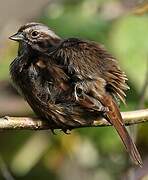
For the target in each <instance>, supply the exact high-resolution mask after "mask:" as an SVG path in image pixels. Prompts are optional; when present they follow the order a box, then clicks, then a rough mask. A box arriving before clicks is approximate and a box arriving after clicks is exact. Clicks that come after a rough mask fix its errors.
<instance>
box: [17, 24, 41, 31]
mask: <svg viewBox="0 0 148 180" xmlns="http://www.w3.org/2000/svg"><path fill="white" fill-rule="evenodd" d="M37 25H41V24H40V23H29V24H26V25H24V26H22V27H21V28H20V29H19V32H21V31H23V30H25V29H27V28H31V27H33V26H37Z"/></svg>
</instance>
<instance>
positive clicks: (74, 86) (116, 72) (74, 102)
mask: <svg viewBox="0 0 148 180" xmlns="http://www.w3.org/2000/svg"><path fill="white" fill-rule="evenodd" d="M10 39H12V40H16V41H19V51H18V56H17V58H16V59H15V60H14V61H13V62H12V63H11V65H10V74H11V77H12V80H13V82H14V84H15V86H16V87H17V89H18V90H19V91H20V93H21V94H22V95H23V96H24V98H25V99H26V100H27V102H28V103H29V105H30V106H31V107H32V109H33V110H34V112H35V113H36V114H37V115H38V116H39V117H41V118H42V119H44V120H47V121H48V122H49V123H50V126H51V129H52V128H54V127H55V125H56V127H59V128H61V129H62V130H63V131H64V132H66V131H67V130H71V129H73V128H75V127H81V126H87V125H91V124H92V123H93V122H94V121H95V120H97V119H98V117H104V118H106V120H107V121H109V122H110V123H111V124H112V125H113V126H114V127H115V129H116V130H117V132H118V134H119V135H120V137H121V139H122V141H123V143H124V145H125V147H126V149H127V151H128V152H129V154H130V156H131V158H132V159H133V161H134V162H135V163H136V164H139V165H142V160H141V157H140V155H139V153H138V150H137V148H136V146H135V144H134V143H133V141H132V139H131V138H130V136H129V134H128V131H127V130H126V128H125V126H124V122H123V120H122V117H121V114H120V111H119V108H118V105H117V102H118V101H119V99H120V100H121V101H123V102H124V103H125V90H127V89H128V86H127V84H126V80H127V78H126V75H125V73H124V72H122V71H121V69H120V68H119V65H118V62H117V60H116V59H115V58H114V57H112V56H111V55H110V54H109V53H108V52H107V51H106V50H105V49H104V47H103V46H102V45H100V44H98V43H95V42H90V41H86V40H80V39H77V38H68V39H61V38H60V37H59V36H57V35H56V34H55V33H54V32H53V31H51V30H50V29H49V28H48V27H47V26H45V25H43V24H39V23H29V24H26V25H24V26H22V27H21V28H20V29H19V31H18V32H17V33H16V34H15V35H13V36H11V37H10Z"/></svg>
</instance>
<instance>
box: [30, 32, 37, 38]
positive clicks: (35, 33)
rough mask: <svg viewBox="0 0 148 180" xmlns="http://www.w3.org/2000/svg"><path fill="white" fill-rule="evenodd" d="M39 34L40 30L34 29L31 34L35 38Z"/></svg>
mask: <svg viewBox="0 0 148 180" xmlns="http://www.w3.org/2000/svg"><path fill="white" fill-rule="evenodd" d="M38 35H39V32H38V31H32V32H31V36H32V37H33V38H36V37H37V36H38Z"/></svg>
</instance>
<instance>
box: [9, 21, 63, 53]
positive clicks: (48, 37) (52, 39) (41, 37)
mask: <svg viewBox="0 0 148 180" xmlns="http://www.w3.org/2000/svg"><path fill="white" fill-rule="evenodd" d="M9 38H10V39H11V40H14V41H18V42H19V43H25V45H27V46H29V47H31V48H32V49H33V50H37V51H39V52H46V51H49V52H50V50H52V49H53V48H54V47H55V46H57V45H58V44H59V43H60V41H61V38H60V37H59V36H58V35H56V34H55V33H54V32H53V31H52V30H51V29H50V28H48V27H47V26H45V25H43V24H41V23H34V22H32V23H28V24H25V25H24V26H21V27H20V29H19V30H18V32H17V33H16V34H14V35H12V36H10V37H9Z"/></svg>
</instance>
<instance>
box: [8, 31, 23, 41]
mask: <svg viewBox="0 0 148 180" xmlns="http://www.w3.org/2000/svg"><path fill="white" fill-rule="evenodd" d="M9 39H11V40H13V41H22V40H23V39H24V35H23V34H22V33H20V32H17V33H16V34H14V35H12V36H10V37H9Z"/></svg>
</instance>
